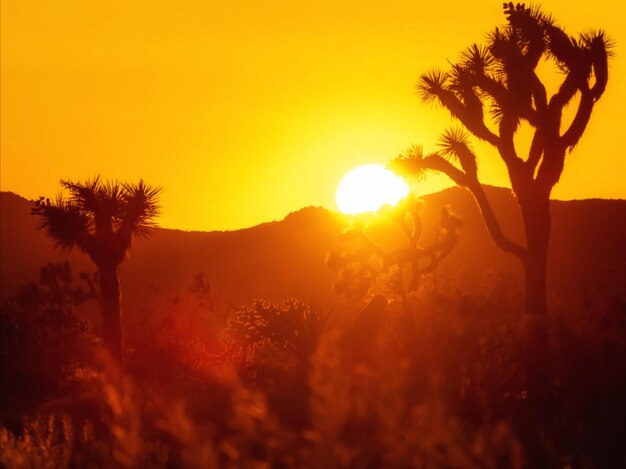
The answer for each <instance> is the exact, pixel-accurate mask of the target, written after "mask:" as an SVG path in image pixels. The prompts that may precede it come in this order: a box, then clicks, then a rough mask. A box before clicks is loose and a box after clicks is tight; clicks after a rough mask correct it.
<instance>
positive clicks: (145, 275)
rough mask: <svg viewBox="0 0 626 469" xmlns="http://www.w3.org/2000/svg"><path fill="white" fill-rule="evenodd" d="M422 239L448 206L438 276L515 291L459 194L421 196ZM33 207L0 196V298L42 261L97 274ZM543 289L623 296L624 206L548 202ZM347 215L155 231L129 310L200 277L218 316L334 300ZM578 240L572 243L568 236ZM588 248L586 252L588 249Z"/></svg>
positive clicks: (131, 288)
mask: <svg viewBox="0 0 626 469" xmlns="http://www.w3.org/2000/svg"><path fill="white" fill-rule="evenodd" d="M487 192H488V196H489V199H490V200H491V203H492V206H493V209H494V211H495V212H496V214H497V215H498V216H499V217H500V218H501V220H502V226H503V230H504V232H505V233H506V234H507V235H509V236H510V237H511V238H512V239H514V240H515V241H518V242H523V241H524V239H523V230H522V222H521V217H520V216H519V213H518V209H517V204H516V202H515V200H514V198H513V196H512V194H511V191H510V190H509V189H506V188H496V187H491V186H489V187H487ZM423 199H424V200H425V202H426V205H425V208H424V210H423V221H424V227H425V228H424V233H425V234H424V238H425V239H426V240H428V238H429V236H430V237H431V238H432V236H434V233H436V228H437V224H438V219H439V216H440V215H439V214H440V213H441V209H442V207H443V206H445V205H448V206H450V207H451V208H452V210H453V211H454V212H456V213H458V214H459V215H461V216H462V217H463V219H464V226H463V228H462V231H461V236H460V241H459V244H458V246H457V247H456V248H455V250H454V251H453V252H452V254H451V255H450V256H449V258H448V259H447V260H446V261H445V263H444V265H442V267H441V269H439V271H438V274H437V275H442V276H448V277H450V278H454V279H455V285H456V287H457V288H458V289H459V290H462V291H466V292H473V291H476V290H477V289H479V288H480V285H481V282H484V281H485V278H487V277H490V276H493V275H496V276H504V277H510V278H512V279H513V283H514V284H517V285H519V283H520V278H521V277H520V273H521V266H520V265H519V263H518V261H517V259H515V258H514V257H512V256H510V255H507V254H505V253H503V252H502V251H500V250H499V249H498V248H497V247H496V245H495V243H494V242H493V241H492V240H491V238H490V237H489V235H488V233H487V231H486V228H485V226H484V223H483V221H482V217H481V216H480V213H479V211H478V209H477V207H476V205H475V202H474V200H473V198H472V197H471V194H469V193H468V192H467V191H465V190H463V189H460V188H456V187H453V188H449V189H445V190H444V191H441V192H438V193H434V194H429V195H427V196H424V197H423ZM30 206H31V203H30V202H29V201H28V200H26V199H24V198H22V197H20V196H19V195H17V194H15V193H8V192H1V193H0V209H1V210H0V235H1V238H0V267H1V269H0V295H2V296H3V297H6V296H9V295H11V294H13V293H14V292H15V291H16V290H17V288H18V287H19V286H20V285H23V284H25V283H27V282H29V281H33V280H36V279H37V277H38V270H39V268H40V267H41V266H42V265H45V264H46V263H47V262H58V261H62V260H64V259H68V260H69V262H70V263H71V265H72V266H73V270H74V272H79V271H83V270H86V271H95V268H94V266H93V265H92V264H91V263H90V262H89V260H88V258H87V257H86V256H85V255H83V254H80V253H77V252H71V253H59V252H56V251H54V250H53V244H52V242H51V240H49V239H48V238H47V237H46V235H45V234H44V233H43V232H41V231H39V230H37V219H36V218H35V217H33V216H31V215H30ZM551 211H552V217H553V237H552V244H551V255H550V256H551V260H550V265H551V273H550V285H551V288H552V290H553V291H554V292H556V296H559V297H562V296H564V295H565V293H564V292H566V291H568V290H572V289H573V290H574V291H575V292H577V293H581V294H582V293H586V292H589V294H591V293H594V292H596V291H597V292H599V291H600V290H602V291H605V292H606V291H609V292H611V294H610V295H609V296H611V295H613V296H615V295H617V296H618V297H626V296H624V295H623V289H624V288H623V287H620V285H619V282H621V281H622V280H624V281H623V282H622V283H624V284H626V274H625V272H626V250H625V248H624V243H623V241H622V240H623V239H626V226H625V223H624V220H626V217H625V216H624V215H626V201H625V200H621V199H617V200H615V199H583V200H574V201H557V200H555V201H553V202H552V206H551ZM348 220H349V217H348V216H346V215H343V214H340V213H338V212H335V211H332V210H329V209H326V208H323V207H315V206H309V207H304V208H302V209H299V210H296V211H293V212H290V213H289V214H287V215H286V216H285V218H283V219H282V220H275V221H270V222H265V223H262V224H259V225H255V226H252V227H248V228H242V229H239V230H232V231H184V230H177V229H171V228H161V227H159V228H157V229H156V230H155V232H154V233H153V235H152V236H151V237H150V238H149V239H147V240H141V241H140V242H136V243H134V246H133V247H132V248H131V251H130V255H129V257H128V258H127V259H126V260H125V261H124V263H123V264H122V266H121V269H120V275H121V281H122V287H123V290H124V305H125V308H126V309H127V310H137V311H139V310H143V311H148V310H152V309H154V308H159V307H163V306H162V305H163V304H169V303H171V302H172V301H174V299H175V298H177V297H178V296H180V295H181V294H184V293H185V292H188V291H189V287H190V286H191V285H192V284H193V279H194V276H195V275H197V274H199V273H203V274H204V278H205V279H206V281H207V282H209V283H210V284H211V289H212V295H213V296H214V303H215V305H216V308H222V309H224V308H231V307H235V306H236V305H241V304H247V303H249V302H251V301H253V300H254V299H255V298H264V299H268V300H271V301H281V300H284V299H286V298H289V297H296V298H299V299H302V300H303V301H306V302H309V303H312V304H314V305H316V306H318V307H320V308H329V307H332V305H333V304H335V303H336V302H337V301H338V297H337V296H336V294H335V293H334V292H333V288H332V285H333V282H334V280H335V274H334V273H333V272H331V271H330V270H329V269H328V268H327V267H326V265H325V257H326V254H327V253H328V252H331V251H334V252H342V251H344V250H345V249H346V248H347V246H346V244H345V243H342V242H341V241H340V233H341V232H342V231H343V230H344V229H345V227H346V226H347V223H348ZM572 232H576V233H577V236H574V237H572V236H570V234H571V233H572ZM591 247H593V249H591Z"/></svg>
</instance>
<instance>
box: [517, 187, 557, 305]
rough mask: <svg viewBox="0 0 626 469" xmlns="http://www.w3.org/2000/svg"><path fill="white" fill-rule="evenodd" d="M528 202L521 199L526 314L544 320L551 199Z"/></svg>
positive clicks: (536, 198) (539, 198) (541, 198)
mask: <svg viewBox="0 0 626 469" xmlns="http://www.w3.org/2000/svg"><path fill="white" fill-rule="evenodd" d="M529 199H530V200H526V197H521V198H520V205H521V208H522V216H523V219H524V229H525V232H526V255H525V258H524V259H523V264H524V279H525V309H526V313H527V314H531V315H538V316H546V315H547V312H548V306H547V291H546V282H547V275H546V273H547V268H548V244H549V242H550V199H549V198H548V197H545V198H543V197H537V196H534V197H532V198H529Z"/></svg>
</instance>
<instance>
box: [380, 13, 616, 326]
mask: <svg viewBox="0 0 626 469" xmlns="http://www.w3.org/2000/svg"><path fill="white" fill-rule="evenodd" d="M504 14H505V16H506V18H507V23H506V24H505V25H504V26H503V27H502V28H496V29H495V30H494V31H493V32H492V33H490V34H489V36H488V43H487V45H486V46H478V45H476V44H474V45H472V46H471V47H470V48H469V49H467V50H466V51H465V52H464V53H463V55H462V58H461V60H460V61H459V62H458V63H456V64H453V65H452V67H451V69H450V70H449V71H447V72H441V71H432V72H429V73H427V74H425V75H423V76H422V77H421V79H420V81H419V84H418V89H419V91H420V93H421V96H422V98H423V100H424V101H438V102H439V103H440V104H442V105H443V106H444V107H445V108H447V109H448V111H450V113H451V114H452V116H453V117H455V118H456V119H457V120H458V121H460V123H461V124H462V125H463V126H464V127H465V129H467V130H468V131H469V132H470V133H471V134H473V135H474V136H475V137H477V138H479V139H480V140H484V141H486V142H489V143H490V144H491V145H493V146H494V147H495V148H496V149H497V150H498V152H499V155H500V157H501V159H502V161H503V162H504V164H505V165H506V168H507V170H508V175H509V179H510V182H511V187H512V189H513V192H514V194H515V196H516V198H517V202H518V204H519V206H520V209H521V213H522V217H523V221H524V228H525V235H526V245H525V246H522V245H520V244H517V243H515V242H513V241H512V240H510V239H509V238H508V237H507V236H506V235H505V234H504V233H503V231H502V229H501V227H500V224H499V222H498V220H497V218H496V216H495V214H494V212H493V210H492V208H491V206H490V204H489V201H488V200H487V197H486V195H485V192H484V190H483V187H482V185H481V183H480V181H479V179H478V172H477V164H476V155H475V153H474V151H473V150H472V149H471V147H470V141H469V135H468V134H467V133H466V132H465V131H463V130H458V129H457V130H449V131H447V132H446V133H445V134H444V135H443V136H442V139H441V142H440V143H441V149H440V150H439V151H437V152H434V153H430V154H424V153H423V152H422V150H421V148H420V147H413V148H411V149H409V150H408V151H407V152H406V153H405V154H403V155H401V156H400V157H399V158H397V159H395V160H394V161H393V162H392V164H391V166H392V167H395V168H396V169H397V170H404V171H405V172H408V173H410V174H413V175H418V174H421V173H423V172H424V171H428V170H432V171H437V172H441V173H444V174H446V175H447V176H449V177H450V178H451V179H452V180H453V181H454V182H455V183H456V184H458V185H459V186H461V187H465V188H467V189H469V190H470V191H471V193H472V194H473V195H474V198H475V199H476V202H477V204H478V206H479V207H480V210H481V211H482V214H483V217H484V220H485V223H486V226H487V228H488V230H489V233H490V234H491V236H492V238H493V239H494V241H495V242H496V244H497V245H498V246H499V247H500V248H501V249H502V250H504V251H506V252H509V253H511V254H513V255H515V256H517V257H518V258H519V259H520V260H521V261H522V263H523V265H524V270H525V285H526V287H525V291H526V294H525V298H526V308H525V309H526V312H528V313H531V314H532V315H533V316H529V317H534V318H536V319H538V320H539V321H538V322H544V321H543V319H541V318H542V317H545V316H546V313H547V301H546V268H547V257H548V243H549V240H550V193H551V191H552V188H553V187H554V185H555V184H556V183H557V182H558V181H559V178H560V176H561V173H562V171H563V166H564V164H565V159H566V156H567V154H568V153H569V152H570V151H571V150H572V149H573V148H574V147H575V146H576V144H577V143H578V142H579V140H580V138H581V136H582V134H583V132H584V130H585V128H586V126H587V123H588V122H589V118H590V116H591V112H592V110H593V108H594V105H595V103H596V101H597V100H598V99H599V98H600V97H601V96H602V94H603V93H604V90H605V87H606V83H607V78H608V67H607V58H608V56H609V55H610V53H609V50H610V48H611V45H612V44H611V41H609V40H608V38H607V37H606V35H605V33H604V32H602V31H594V32H587V33H584V34H581V35H580V36H579V37H578V38H574V37H570V36H568V35H567V34H566V33H565V32H564V31H563V30H562V29H561V28H559V27H558V26H556V24H555V21H554V20H553V19H552V18H551V17H550V16H547V15H545V14H544V13H542V12H541V11H540V10H539V9H537V8H527V7H526V6H525V5H524V4H517V5H516V6H514V5H513V3H508V4H504ZM542 60H545V61H547V62H549V63H553V64H555V65H556V67H557V68H558V69H559V70H560V72H561V73H562V74H563V77H564V78H563V81H562V82H561V84H560V86H559V88H558V91H557V92H556V93H555V94H554V95H552V96H548V95H547V92H546V88H545V86H544V84H543V83H542V82H541V81H540V79H539V77H538V75H537V66H538V65H539V64H540V62H541V61H542ZM576 96H579V98H580V100H579V102H578V104H577V109H576V112H575V116H574V118H573V120H572V121H571V122H570V123H569V125H566V123H565V122H563V119H562V118H563V110H564V108H565V107H566V106H567V105H568V104H569V103H572V102H575V100H574V98H575V97H576ZM489 114H490V116H491V119H489V118H488V115H489ZM522 121H526V122H528V124H530V126H532V128H534V135H533V138H532V144H531V146H530V149H529V152H528V154H527V155H526V156H525V157H523V156H522V155H521V154H520V153H518V149H517V148H516V146H515V143H514V136H515V133H516V131H517V130H518V128H519V126H520V123H521V122H522Z"/></svg>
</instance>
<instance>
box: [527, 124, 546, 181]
mask: <svg viewBox="0 0 626 469" xmlns="http://www.w3.org/2000/svg"><path fill="white" fill-rule="evenodd" d="M543 151H544V142H543V136H542V134H541V130H539V129H537V130H535V134H534V135H533V141H532V143H531V144H530V151H529V152H528V159H527V160H526V167H527V168H528V170H529V172H530V175H531V176H534V175H535V170H536V169H537V165H538V164H539V161H541V155H543Z"/></svg>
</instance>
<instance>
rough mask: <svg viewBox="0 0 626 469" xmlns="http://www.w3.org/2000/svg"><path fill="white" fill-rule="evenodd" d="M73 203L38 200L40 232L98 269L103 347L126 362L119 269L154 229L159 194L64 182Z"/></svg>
mask: <svg viewBox="0 0 626 469" xmlns="http://www.w3.org/2000/svg"><path fill="white" fill-rule="evenodd" d="M61 185H62V186H63V187H64V188H65V189H66V190H67V191H68V192H69V197H63V195H60V196H58V197H57V199H56V200H50V199H48V198H44V197H40V198H39V199H38V200H36V201H35V207H34V208H33V210H32V213H33V214H34V215H37V216H40V217H41V223H40V225H39V227H40V229H42V230H44V231H45V232H46V233H47V234H48V236H50V237H51V238H52V239H53V240H54V242H55V245H56V247H57V248H60V249H73V248H77V249H79V250H81V251H83V252H84V253H86V254H87V255H88V256H89V257H90V258H91V260H92V261H93V263H94V264H95V265H96V267H97V268H98V279H99V283H100V299H101V308H102V326H103V327H102V328H103V335H104V344H105V346H106V348H107V349H108V351H109V352H110V353H111V355H112V356H113V357H115V358H116V359H117V360H118V361H120V362H121V360H122V350H123V349H122V323H121V311H120V286H119V278H118V268H119V266H120V264H121V263H122V261H123V260H124V257H125V256H126V254H127V252H128V250H129V249H130V246H131V241H132V239H133V238H134V237H144V236H147V235H149V234H150V232H151V230H152V229H153V228H154V226H155V224H154V219H155V217H156V216H157V215H158V213H159V207H158V205H157V198H158V195H159V193H160V188H155V187H151V186H149V185H146V184H144V182H143V181H139V183H138V184H129V183H123V184H122V183H118V182H103V181H101V180H100V178H99V177H96V178H94V179H92V180H88V181H86V182H84V183H81V182H72V181H64V180H62V181H61Z"/></svg>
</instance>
